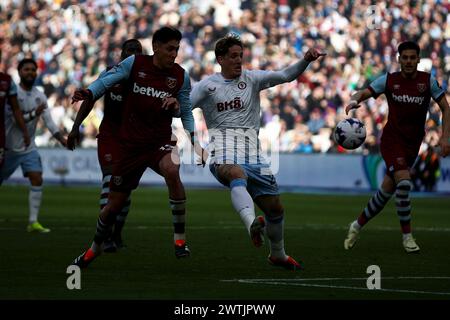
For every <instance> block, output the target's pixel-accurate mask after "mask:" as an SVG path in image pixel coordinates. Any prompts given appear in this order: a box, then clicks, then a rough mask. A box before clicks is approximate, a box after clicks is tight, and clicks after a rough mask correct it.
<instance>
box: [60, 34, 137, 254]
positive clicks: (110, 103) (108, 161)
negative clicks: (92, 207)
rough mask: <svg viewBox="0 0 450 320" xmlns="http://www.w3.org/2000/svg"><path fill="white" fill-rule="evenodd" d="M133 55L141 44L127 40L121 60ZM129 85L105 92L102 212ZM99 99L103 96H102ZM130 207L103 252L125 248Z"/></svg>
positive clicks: (71, 142)
mask: <svg viewBox="0 0 450 320" xmlns="http://www.w3.org/2000/svg"><path fill="white" fill-rule="evenodd" d="M133 54H142V45H141V43H140V42H139V40H137V39H128V40H127V41H125V42H124V43H123V44H122V52H121V55H120V58H121V60H124V59H125V58H128V57H129V56H131V55H133ZM112 67H113V66H110V67H108V68H107V69H106V70H105V71H103V72H102V73H101V74H100V76H99V78H100V79H101V78H102V77H103V76H104V75H105V74H106V72H107V71H108V70H110V69H112ZM125 87H126V83H119V84H117V85H114V86H113V87H111V88H110V89H108V90H106V91H105V94H104V96H105V99H104V113H103V114H104V116H103V119H102V122H101V124H100V128H99V134H98V136H97V141H98V148H97V153H98V161H99V163H100V168H101V170H102V175H103V179H102V191H101V194H100V210H102V209H103V208H104V207H105V206H106V203H107V201H108V195H109V182H110V180H111V175H112V166H113V162H114V161H116V160H117V159H118V157H119V154H118V152H119V137H118V134H119V128H120V123H121V122H122V114H123V109H124V105H125V95H124V93H125V92H124V90H125ZM99 98H100V97H99ZM94 103H95V101H93V100H85V101H83V103H82V104H81V106H80V110H79V111H78V113H77V116H76V118H75V121H74V124H73V127H72V131H71V132H70V133H69V136H68V138H67V148H68V149H70V150H74V149H75V145H76V144H77V143H79V141H80V130H79V128H80V125H81V123H82V122H83V121H84V119H86V117H87V116H88V115H89V113H90V112H91V110H92V108H93V107H94ZM130 206H131V198H130V197H129V198H128V199H127V200H126V202H125V204H124V207H123V208H122V209H121V210H120V212H119V213H118V214H117V217H116V221H115V223H114V227H113V232H112V235H111V237H109V238H108V239H107V240H106V241H105V243H104V246H103V251H104V252H115V251H116V250H117V249H120V248H122V247H123V240H122V229H123V226H124V224H125V219H126V217H127V216H128V211H129V210H130Z"/></svg>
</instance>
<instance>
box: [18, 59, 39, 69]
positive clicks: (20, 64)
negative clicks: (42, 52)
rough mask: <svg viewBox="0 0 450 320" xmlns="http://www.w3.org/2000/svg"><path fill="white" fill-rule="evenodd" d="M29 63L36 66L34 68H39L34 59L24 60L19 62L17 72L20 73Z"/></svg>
mask: <svg viewBox="0 0 450 320" xmlns="http://www.w3.org/2000/svg"><path fill="white" fill-rule="evenodd" d="M27 63H32V64H34V66H35V67H36V69H37V67H38V65H37V63H36V61H34V60H33V59H30V58H25V59H23V60H21V61H20V62H19V65H18V66H17V70H19V71H20V69H22V68H23V66H24V65H25V64H27Z"/></svg>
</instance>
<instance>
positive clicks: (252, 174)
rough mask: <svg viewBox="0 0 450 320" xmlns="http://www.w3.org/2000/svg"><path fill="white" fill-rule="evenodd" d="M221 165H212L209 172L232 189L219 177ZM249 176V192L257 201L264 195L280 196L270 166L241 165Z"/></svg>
mask: <svg viewBox="0 0 450 320" xmlns="http://www.w3.org/2000/svg"><path fill="white" fill-rule="evenodd" d="M219 166H220V164H216V163H213V164H210V165H209V170H210V171H211V173H212V174H213V175H214V177H215V178H216V179H217V181H219V182H220V183H221V184H223V185H224V186H226V187H230V186H229V184H228V183H227V182H225V181H223V180H221V179H219V177H218V175H217V168H218V167H219ZM239 166H240V167H241V168H242V170H243V171H244V173H245V175H246V176H247V191H248V193H249V194H250V196H251V197H252V198H253V199H255V198H256V197H258V196H262V195H279V194H280V192H279V190H278V184H277V181H276V179H275V176H274V175H273V174H272V172H271V170H270V166H269V165H268V164H239Z"/></svg>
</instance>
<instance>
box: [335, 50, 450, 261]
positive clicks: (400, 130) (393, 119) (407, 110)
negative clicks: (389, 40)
mask: <svg viewBox="0 0 450 320" xmlns="http://www.w3.org/2000/svg"><path fill="white" fill-rule="evenodd" d="M398 53H399V62H400V68H401V70H400V72H394V73H387V74H385V75H382V76H380V77H379V78H377V79H375V80H374V81H373V82H372V83H371V84H370V85H369V87H368V88H366V89H364V90H361V91H358V92H356V93H355V94H354V95H352V97H351V101H350V103H349V105H348V106H347V107H346V109H345V110H346V112H347V113H348V112H349V111H350V110H351V109H355V108H358V107H359V104H360V103H361V102H362V101H364V100H366V99H368V98H370V97H374V98H377V97H378V96H379V95H380V94H382V93H384V94H385V96H386V99H387V101H388V106H389V115H388V121H387V123H386V125H385V127H384V129H383V134H382V136H381V145H380V148H381V155H382V156H383V159H384V161H385V163H386V168H387V173H386V175H385V176H384V180H383V182H382V184H381V187H380V189H379V190H378V191H377V193H376V194H375V195H374V196H373V197H372V198H371V199H370V200H369V203H368V204H367V207H366V208H365V209H364V210H363V212H362V213H361V214H360V215H359V217H358V218H357V220H355V221H354V222H352V223H351V224H350V227H349V230H348V234H347V238H346V239H345V241H344V248H345V249H347V250H348V249H351V248H353V246H354V245H355V242H356V240H357V239H358V236H359V233H360V230H361V228H362V227H363V226H364V225H365V224H366V223H367V222H368V221H369V220H370V219H372V218H373V217H375V216H376V215H377V214H378V213H379V212H380V211H381V210H382V209H383V208H384V206H385V205H386V203H387V202H388V201H389V199H390V198H391V197H392V196H393V195H394V194H395V204H396V206H397V214H398V218H399V219H400V226H401V230H402V233H403V247H404V249H405V251H406V252H407V253H412V252H419V251H420V248H419V246H418V245H417V243H416V241H415V239H414V238H413V236H412V233H411V201H410V191H411V189H412V183H411V176H410V172H409V170H410V168H411V167H412V166H413V164H414V161H415V159H416V158H417V155H418V153H419V148H420V145H421V143H422V139H423V137H424V135H425V130H424V128H425V120H426V115H427V112H428V107H429V105H430V99H431V98H433V100H434V101H436V103H437V104H438V105H439V107H440V109H441V111H442V136H441V138H440V140H439V146H440V149H441V151H440V155H441V156H443V157H445V156H447V155H449V154H450V142H449V138H450V110H449V105H448V102H447V100H446V98H445V92H444V90H443V89H442V88H441V87H440V86H439V84H438V82H437V81H436V79H435V78H434V77H433V76H432V75H430V74H429V73H427V72H421V71H418V70H417V65H418V63H419V61H420V48H419V46H418V45H417V44H416V43H415V42H411V41H407V42H403V43H401V44H400V45H399V47H398Z"/></svg>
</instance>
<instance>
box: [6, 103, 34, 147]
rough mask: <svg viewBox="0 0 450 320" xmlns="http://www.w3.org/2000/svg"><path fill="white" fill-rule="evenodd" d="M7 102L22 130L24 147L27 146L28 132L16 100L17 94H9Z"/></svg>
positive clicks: (28, 142) (28, 143) (29, 141)
mask: <svg viewBox="0 0 450 320" xmlns="http://www.w3.org/2000/svg"><path fill="white" fill-rule="evenodd" d="M8 101H9V104H10V105H11V109H12V112H13V115H14V119H15V120H16V123H17V125H18V126H19V128H20V129H21V130H22V132H23V142H24V144H25V147H28V146H29V145H30V143H31V140H30V134H29V133H28V129H27V126H26V125H25V120H24V118H23V115H22V112H21V111H20V107H19V103H18V102H17V96H10V97H9V98H8Z"/></svg>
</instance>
